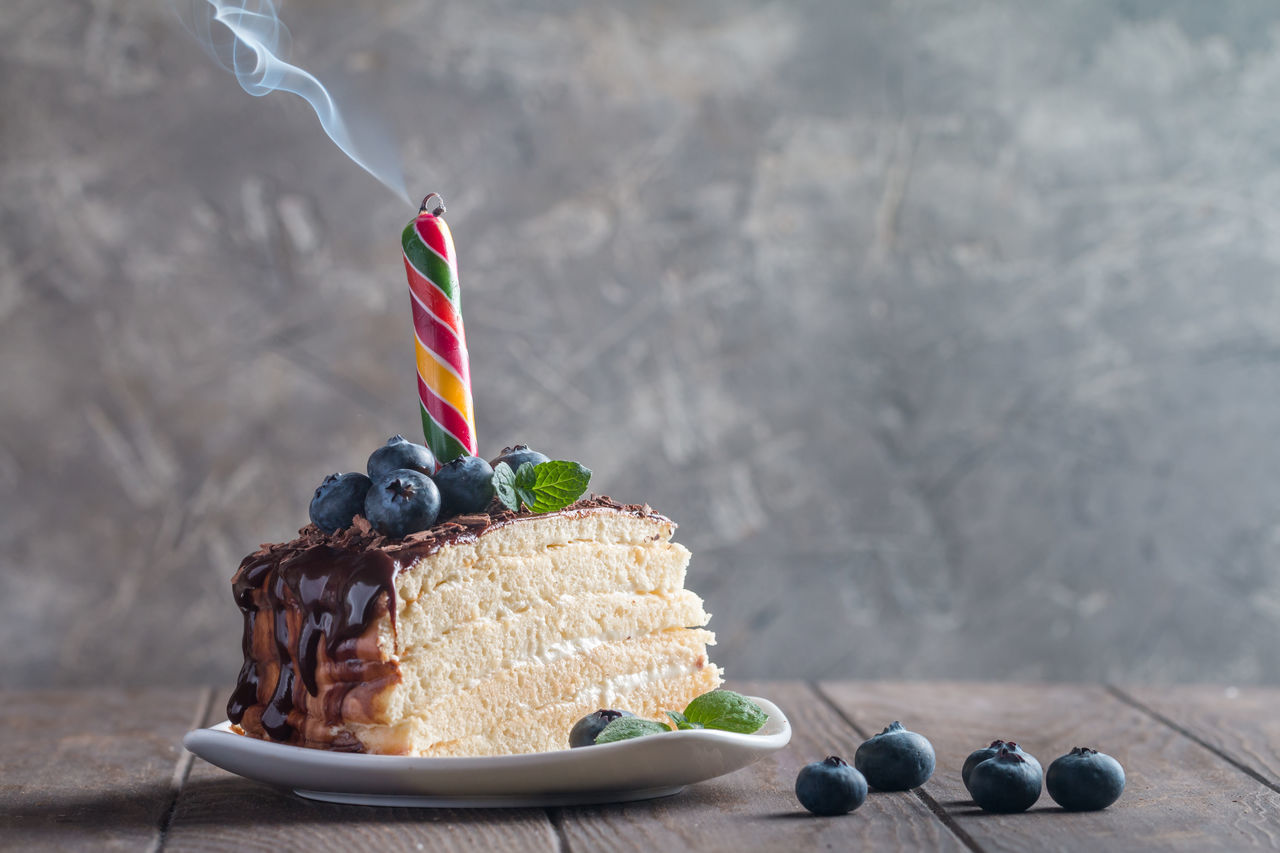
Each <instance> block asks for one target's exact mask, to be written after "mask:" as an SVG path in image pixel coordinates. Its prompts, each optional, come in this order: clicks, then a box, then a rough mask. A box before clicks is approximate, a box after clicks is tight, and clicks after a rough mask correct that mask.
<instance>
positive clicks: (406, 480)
mask: <svg viewBox="0 0 1280 853" xmlns="http://www.w3.org/2000/svg"><path fill="white" fill-rule="evenodd" d="M439 514H440V490H439V489H437V488H436V484H435V483H433V482H431V478H430V477H428V476H427V475H426V474H423V473H421V472H419V471H411V470H409V469H407V468H406V469H401V470H399V471H392V472H391V473H389V474H387V475H386V476H385V477H383V478H382V479H381V480H377V481H375V482H374V484H373V486H372V488H370V489H369V494H368V496H367V497H366V498H365V501H364V517H365V518H367V519H369V523H370V524H372V525H373V526H374V527H375V528H377V530H378V532H379V533H381V534H382V535H383V536H390V537H391V538H393V539H403V538H404V537H405V536H408V535H409V534H410V533H417V532H418V531H419V530H426V529H427V528H428V527H430V526H431V525H433V524H435V523H436V517H437V516H438V515H439Z"/></svg>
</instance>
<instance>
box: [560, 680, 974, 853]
mask: <svg viewBox="0 0 1280 853" xmlns="http://www.w3.org/2000/svg"><path fill="white" fill-rule="evenodd" d="M731 686H732V687H734V689H737V690H740V691H742V692H745V693H752V694H755V695H761V696H767V697H769V698H770V699H772V700H774V701H775V702H777V704H778V706H779V707H780V708H782V710H783V711H784V712H786V714H787V718H788V719H789V720H790V721H791V725H792V730H793V735H792V741H791V745H790V746H788V747H787V748H786V749H784V750H782V751H780V752H778V753H777V754H775V755H774V756H772V757H770V758H768V759H766V760H764V761H761V762H759V763H758V764H755V765H753V766H751V767H748V768H744V769H742V770H739V771H737V772H736V773H732V774H730V775H728V776H724V777H721V778H719V779H714V780H711V781H708V782H703V783H700V784H697V785H693V786H691V787H689V788H688V789H687V790H685V791H684V792H683V793H681V794H678V795H676V796H674V797H667V798H665V799H661V800H650V801H647V802H642V803H621V804H617V805H604V806H581V807H574V808H564V809H558V810H554V811H553V814H555V816H556V820H557V821H558V823H559V824H560V827H561V831H562V832H563V833H564V837H565V839H566V841H567V842H568V844H569V847H570V849H572V850H599V849H609V850H619V851H628V850H634V851H645V853H650V851H654V850H696V851H698V853H713V852H714V851H734V853H741V851H744V850H786V849H804V850H810V849H812V850H821V849H842V850H849V849H853V850H962V849H964V848H963V845H961V844H960V842H959V841H958V840H957V839H956V837H955V836H954V835H952V834H951V832H950V831H949V830H948V829H947V828H946V827H945V826H944V825H943V824H942V822H941V821H939V819H938V818H937V817H936V816H934V815H933V814H932V813H931V812H930V811H929V809H928V808H926V807H925V805H924V804H923V803H922V802H921V801H920V800H919V799H917V798H916V797H915V796H912V795H910V794H906V795H887V794H880V795H874V796H871V797H869V798H868V800H867V802H866V803H864V804H863V805H862V807H861V808H859V809H858V810H857V811H855V812H854V813H852V814H850V815H845V816H842V817H838V818H818V817H814V816H812V815H810V814H809V813H808V812H806V811H805V810H804V808H803V807H801V806H800V804H799V803H798V802H797V801H796V798H795V779H796V774H797V773H798V772H799V770H800V768H801V767H802V766H804V765H805V764H807V763H808V762H810V761H816V760H819V759H821V758H824V757H826V756H827V755H831V754H836V755H840V756H841V757H843V758H845V759H846V760H852V758H853V750H854V748H855V747H856V746H857V744H858V743H859V742H861V738H860V737H858V736H857V735H856V734H855V733H854V732H853V731H852V730H851V729H850V727H849V726H848V724H847V723H845V721H844V720H842V719H841V718H840V717H839V715H837V714H836V713H834V712H833V711H832V710H831V709H830V708H829V707H827V705H826V703H824V702H823V701H821V700H820V699H819V698H818V697H817V696H816V695H815V694H814V692H813V691H812V689H811V688H810V687H808V686H807V685H805V684H802V683H800V682H776V681H774V682H757V683H753V682H738V683H736V684H734V685H731Z"/></svg>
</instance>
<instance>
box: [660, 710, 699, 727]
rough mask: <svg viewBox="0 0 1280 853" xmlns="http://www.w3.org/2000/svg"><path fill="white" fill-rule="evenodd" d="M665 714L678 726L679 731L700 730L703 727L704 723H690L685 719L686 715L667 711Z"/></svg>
mask: <svg viewBox="0 0 1280 853" xmlns="http://www.w3.org/2000/svg"><path fill="white" fill-rule="evenodd" d="M665 713H666V715H667V716H668V717H670V718H671V722H673V723H675V724H676V728H677V729H682V730H684V729H700V728H702V727H703V726H702V723H691V722H689V721H688V720H687V719H685V716H684V714H681V713H680V712H679V711H666V712H665Z"/></svg>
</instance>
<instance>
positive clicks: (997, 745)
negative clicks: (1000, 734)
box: [960, 739, 1043, 793]
mask: <svg viewBox="0 0 1280 853" xmlns="http://www.w3.org/2000/svg"><path fill="white" fill-rule="evenodd" d="M1001 748H1004V749H1007V750H1009V751H1010V752H1013V753H1017V754H1018V755H1021V756H1022V757H1023V758H1025V759H1026V760H1027V762H1028V763H1030V764H1034V765H1035V766H1036V769H1037V770H1041V772H1043V770H1042V768H1041V767H1040V762H1039V761H1036V758H1035V756H1034V755H1032V754H1031V753H1029V752H1024V751H1023V749H1022V747H1020V746H1018V744H1017V743H1015V742H1014V741H1011V740H1007V741H1006V740H998V739H997V740H993V741H991V746H985V747H983V748H982V749H975V750H974V751H973V752H971V753H969V757H968V758H966V759H965V760H964V767H963V768H962V769H961V770H960V778H961V779H962V780H963V781H964V786H965V788H966V789H967V788H968V787H969V774H970V773H972V772H973V768H975V767H977V766H978V765H979V764H981V763H982V762H984V761H986V760H987V759H988V758H995V756H996V753H998V752H999V751H1000V750H1001ZM970 793H972V792H970Z"/></svg>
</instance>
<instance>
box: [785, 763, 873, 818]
mask: <svg viewBox="0 0 1280 853" xmlns="http://www.w3.org/2000/svg"><path fill="white" fill-rule="evenodd" d="M796 799H797V800H799V801H800V805H802V806H804V807H805V808H806V809H808V810H809V811H811V812H813V813H814V814H816V815H823V816H829V815H842V814H848V813H849V812H851V811H853V810H854V809H856V808H857V807H858V806H860V805H862V803H863V802H864V801H865V800H866V799H867V780H866V778H864V777H863V775H862V774H861V773H859V772H858V771H857V770H855V769H853V768H852V767H850V766H849V765H848V763H846V762H845V760H844V759H843V758H840V757H839V756H836V755H829V756H827V757H826V758H824V759H823V760H822V761H815V762H813V763H812V764H806V765H805V766H804V767H801V768H800V773H799V774H798V775H797V776H796Z"/></svg>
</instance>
